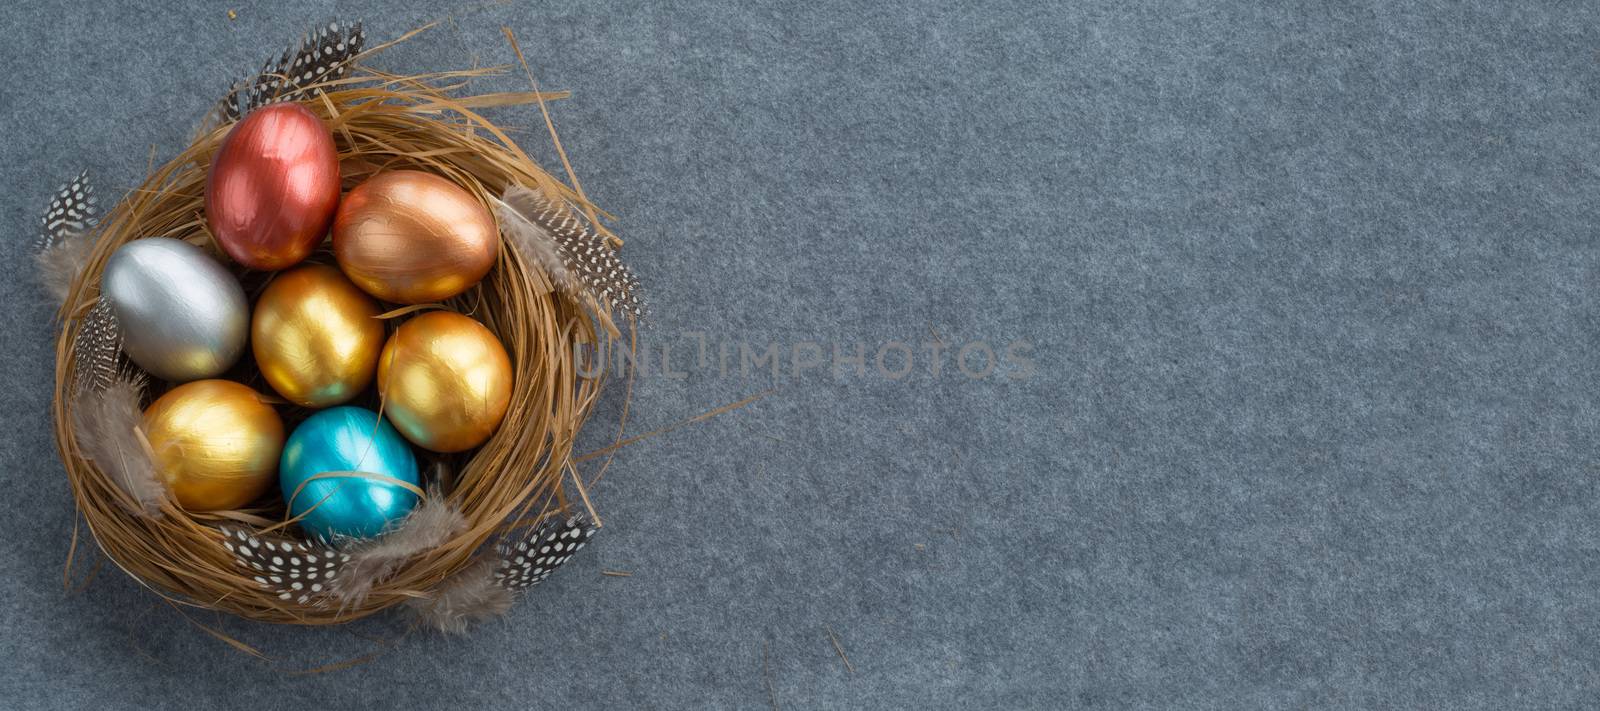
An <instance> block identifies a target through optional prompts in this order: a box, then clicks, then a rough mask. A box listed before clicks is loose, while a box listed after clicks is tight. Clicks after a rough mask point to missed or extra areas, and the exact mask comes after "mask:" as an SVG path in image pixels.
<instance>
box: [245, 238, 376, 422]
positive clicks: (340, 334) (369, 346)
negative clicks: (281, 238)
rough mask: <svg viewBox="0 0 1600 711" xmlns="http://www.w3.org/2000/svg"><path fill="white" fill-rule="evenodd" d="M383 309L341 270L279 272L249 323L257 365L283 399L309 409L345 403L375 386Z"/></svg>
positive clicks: (323, 267) (315, 266)
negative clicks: (371, 385)
mask: <svg viewBox="0 0 1600 711" xmlns="http://www.w3.org/2000/svg"><path fill="white" fill-rule="evenodd" d="M378 314H379V311H378V303H377V302H376V301H373V300H372V297H370V296H367V295H366V294H365V293H364V292H362V291H361V290H360V289H357V288H356V286H355V285H354V284H351V283H350V280H348V279H346V278H344V275H343V274H340V273H339V270H338V269H334V268H333V267H330V266H326V265H322V264H308V265H305V266H302V267H297V268H295V269H292V270H290V271H287V272H283V273H281V274H279V275H278V276H277V277H275V278H274V279H273V280H272V283H271V284H269V285H267V288H266V290H264V291H262V292H261V297H260V299H258V300H257V301H256V310H255V315H254V316H253V317H252V319H251V325H250V338H251V340H250V344H251V349H252V350H253V351H254V352H255V356H256V365H258V366H260V368H261V374H262V375H263V376H264V377H266V379H267V382H268V383H271V384H272V388H273V389H274V390H277V391H278V394H280V395H282V396H283V397H284V399H287V400H289V401H291V402H293V403H295V404H297V405H304V406H306V407H328V406H330V405H337V404H339V403H342V402H346V401H348V400H350V399H351V398H353V397H355V396H356V395H358V394H360V393H361V391H362V390H365V389H366V387H367V385H369V384H371V383H372V374H373V370H374V369H376V368H377V365H378V352H379V349H381V348H382V347H383V321H381V320H379V319H378Z"/></svg>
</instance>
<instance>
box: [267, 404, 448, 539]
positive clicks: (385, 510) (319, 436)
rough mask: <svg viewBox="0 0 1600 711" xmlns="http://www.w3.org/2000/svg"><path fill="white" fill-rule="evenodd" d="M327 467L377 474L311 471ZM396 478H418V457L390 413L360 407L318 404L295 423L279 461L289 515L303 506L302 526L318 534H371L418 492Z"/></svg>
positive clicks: (399, 514) (379, 530)
mask: <svg viewBox="0 0 1600 711" xmlns="http://www.w3.org/2000/svg"><path fill="white" fill-rule="evenodd" d="M329 472H364V473H366V474H373V475H377V477H363V476H329V477H323V478H320V479H313V477H315V476H317V475H318V474H326V473H329ZM379 477H387V478H388V479H383V478H379ZM397 481H398V482H405V483H406V484H410V485H412V486H416V487H420V486H421V480H420V478H419V476H418V471H417V458H416V456H415V455H413V454H412V453H411V446H410V445H409V444H408V443H407V442H406V441H405V439H404V438H402V437H401V436H400V433H399V432H397V431H395V428H394V427H393V426H392V425H390V424H389V422H388V420H381V421H380V420H379V418H378V413H376V412H373V411H371V410H368V409H365V408H361V407H348V406H347V407H335V408H331V409H328V410H323V411H321V412H318V413H317V414H315V415H312V416H311V417H310V418H308V419H307V420H306V421H305V422H302V423H300V426H299V427H296V428H295V430H294V433H293V434H291V435H289V440H288V442H286V443H285V444H284V446H283V456H282V458H281V459H280V460H279V463H278V485H279V486H280V487H281V488H282V489H283V500H284V501H285V502H288V504H289V515H290V516H291V517H292V516H299V515H301V514H303V513H304V514H306V516H305V518H302V519H300V527H301V528H302V529H304V530H305V531H306V533H308V534H310V535H312V536H314V537H317V538H321V539H324V540H327V539H330V538H335V537H341V536H348V537H355V538H371V537H373V536H376V535H378V534H380V533H382V532H383V530H384V528H385V527H386V526H388V525H389V523H390V522H391V521H394V520H396V519H398V518H401V517H403V516H405V515H406V514H407V513H409V512H410V511H411V509H412V507H414V506H416V505H417V495H416V493H415V492H413V491H411V490H410V489H407V488H406V487H405V486H402V485H400V484H398V483H396V482H397ZM307 511H309V512H310V513H306V512H307Z"/></svg>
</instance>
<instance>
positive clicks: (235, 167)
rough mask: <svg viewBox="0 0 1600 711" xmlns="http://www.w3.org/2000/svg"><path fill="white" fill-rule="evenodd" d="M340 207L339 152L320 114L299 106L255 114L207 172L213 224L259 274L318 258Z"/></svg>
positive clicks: (220, 238)
mask: <svg viewBox="0 0 1600 711" xmlns="http://www.w3.org/2000/svg"><path fill="white" fill-rule="evenodd" d="M338 205H339V151H338V149H337V148H335V147H334V144H333V134H332V133H331V132H330V131H329V130H328V128H327V127H326V126H323V125H322V120H321V119H319V118H317V115H316V114H313V113H311V111H310V110H308V109H306V108H305V107H304V106H301V105H299V104H295V103H281V104H273V105H271V106H264V107H262V108H259V109H256V110H254V111H251V112H250V114H249V115H247V116H245V117H244V120H242V121H240V122H239V123H237V124H235V125H234V127H233V128H232V129H230V130H229V131H228V135H227V136H226V137H225V138H223V139H222V147H221V148H219V149H218V150H217V154H216V156H215V157H213V158H212V160H211V170H210V171H209V172H208V173H207V174H206V224H207V225H209V226H210V228H211V234H212V235H213V236H214V237H216V240H217V244H218V245H221V247H222V251H224V252H227V253H228V256H230V257H233V259H234V261H236V262H238V263H240V264H243V265H245V266H247V267H250V268H251V269H272V270H275V269H283V268H286V267H289V266H292V265H294V264H295V263H297V262H299V261H300V260H302V259H305V258H306V256H307V255H309V254H311V250H312V249H314V248H315V247H316V246H317V244H318V243H320V242H322V238H323V237H324V236H326V235H327V232H328V223H329V222H330V221H331V220H332V219H333V211H334V209H335V208H337V207H338Z"/></svg>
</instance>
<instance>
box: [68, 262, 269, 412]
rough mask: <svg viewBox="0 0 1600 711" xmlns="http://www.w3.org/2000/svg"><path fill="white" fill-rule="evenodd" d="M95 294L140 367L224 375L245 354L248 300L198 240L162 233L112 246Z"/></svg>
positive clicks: (165, 374) (182, 377)
mask: <svg viewBox="0 0 1600 711" xmlns="http://www.w3.org/2000/svg"><path fill="white" fill-rule="evenodd" d="M100 293H101V295H102V296H104V297H105V298H106V300H107V301H109V302H110V304H111V310H112V312H113V313H114V314H115V315H116V317H117V323H118V324H119V325H120V326H121V330H122V339H123V340H122V349H123V351H124V352H126V353H127V354H128V357H129V358H131V359H133V362H134V363H137V364H138V365H139V367H141V368H144V369H145V371H146V372H148V373H150V374H151V375H154V376H155V377H157V378H160V379H162V380H169V381H172V382H177V383H182V382H187V381H190V380H199V379H201V378H210V377H214V376H216V375H219V374H221V373H222V372H223V371H225V370H227V369H228V368H229V367H231V366H233V364H234V362H235V361H237V360H239V356H240V355H242V354H243V353H244V346H245V339H246V338H248V337H249V335H250V305H249V303H248V302H247V301H246V300H245V296H244V289H243V288H242V287H240V286H239V280H238V279H235V278H234V276H233V274H231V273H229V272H228V270H227V269H224V268H223V267H222V265H221V264H219V263H218V262H217V260H215V259H212V258H211V257H210V256H209V255H207V254H206V253H205V252H204V251H203V250H201V249H200V248H199V247H196V246H194V245H192V244H189V243H188V242H183V241H181V240H175V239H169V238H166V237H149V238H145V239H136V240H134V241H132V242H129V243H127V244H124V245H122V246H121V247H118V248H117V251H115V252H112V253H111V258H110V259H109V260H107V261H106V268H105V272H104V273H103V274H101V276H100Z"/></svg>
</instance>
